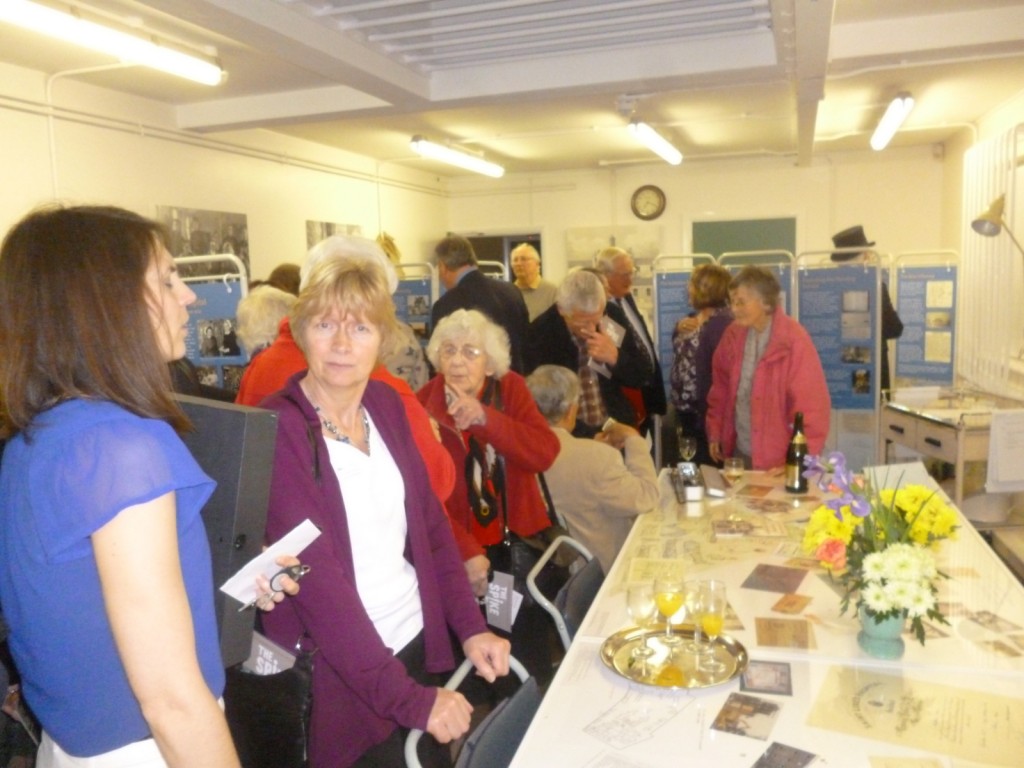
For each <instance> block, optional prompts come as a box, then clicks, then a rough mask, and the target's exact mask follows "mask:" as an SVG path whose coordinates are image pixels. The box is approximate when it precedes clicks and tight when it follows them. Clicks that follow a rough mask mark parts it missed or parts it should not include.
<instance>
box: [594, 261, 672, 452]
mask: <svg viewBox="0 0 1024 768" xmlns="http://www.w3.org/2000/svg"><path fill="white" fill-rule="evenodd" d="M594 266H595V267H596V268H597V270H598V271H599V272H600V273H601V274H602V275H604V277H605V280H607V281H608V293H609V297H608V303H609V304H612V305H614V306H618V307H619V308H620V309H621V310H622V312H623V314H624V315H625V316H626V319H627V320H628V321H629V327H630V328H631V329H632V330H633V331H634V332H635V333H636V334H637V336H639V337H640V341H641V342H642V343H643V345H644V350H645V351H646V352H647V354H648V355H650V358H651V361H652V362H653V364H654V375H652V376H651V377H650V379H649V380H648V381H647V382H645V383H644V384H643V385H642V386H641V387H640V388H639V393H638V394H639V400H640V404H641V405H642V408H643V411H644V413H643V418H642V419H641V421H640V433H641V434H644V435H646V434H647V432H648V430H649V429H650V428H651V426H652V425H653V423H654V417H655V416H656V415H657V416H664V415H665V411H666V410H667V409H668V403H667V401H666V399H665V380H664V378H663V376H662V373H661V364H660V363H659V362H658V353H657V347H656V346H655V344H654V339H652V338H651V332H650V331H649V330H647V322H646V321H645V320H644V318H643V316H642V315H641V314H640V310H639V309H638V308H637V306H636V301H635V300H634V299H633V291H632V288H633V275H634V274H636V267H635V266H634V265H633V257H632V256H630V255H629V253H627V252H626V251H624V250H622V249H621V248H616V247H615V246H612V247H610V248H605V249H604V250H603V251H601V252H600V253H599V254H598V255H597V258H596V259H595V260H594ZM630 394H631V393H628V392H627V395H630ZM633 397H634V398H635V397H636V396H635V395H633Z"/></svg>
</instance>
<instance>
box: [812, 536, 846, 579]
mask: <svg viewBox="0 0 1024 768" xmlns="http://www.w3.org/2000/svg"><path fill="white" fill-rule="evenodd" d="M814 556H815V557H816V558H817V559H818V560H819V561H820V562H821V564H822V565H823V566H824V567H825V568H828V569H829V570H830V571H841V570H843V569H844V568H846V544H844V543H843V542H842V541H841V540H840V539H826V540H825V541H823V542H822V543H821V546H819V547H818V549H817V551H816V552H815V553H814Z"/></svg>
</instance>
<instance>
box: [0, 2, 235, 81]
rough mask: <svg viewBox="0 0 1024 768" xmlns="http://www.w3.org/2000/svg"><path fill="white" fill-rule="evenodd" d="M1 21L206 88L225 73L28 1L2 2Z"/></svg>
mask: <svg viewBox="0 0 1024 768" xmlns="http://www.w3.org/2000/svg"><path fill="white" fill-rule="evenodd" d="M0 21H6V22H9V23H11V24H15V25H17V26H19V27H24V28H25V29H31V30H33V31H34V32H39V33H40V34H43V35H47V36H49V37H56V38H58V39H60V40H64V41H66V42H69V43H73V44H74V45H81V46H83V47H85V48H89V49H91V50H93V51H99V52H100V53H105V54H109V55H111V56H116V57H117V58H119V59H121V60H123V61H127V62H131V63H132V64H140V65H142V66H144V67H152V68H153V69H159V70H161V71H162V72H168V73H170V74H172V75H177V76H178V77H183V78H185V79H186V80H193V81H195V82H197V83H202V84H203V85H217V84H218V83H219V82H220V81H221V77H222V76H223V74H224V72H223V70H222V69H221V68H220V67H219V66H217V65H216V64H213V63H212V62H209V61H207V60H205V59H201V58H198V57H196V56H190V55H189V54H186V53H181V52H180V51H176V50H173V49H171V48H165V47H163V46H161V45H158V44H156V43H154V42H152V41H151V40H146V39H143V38H141V37H136V36H135V35H129V34H126V33H124V32H119V31H118V30H116V29H113V28H111V27H107V26H104V25H102V24H96V23H94V22H91V21H86V20H85V19H82V18H80V17H79V16H78V15H77V14H76V15H72V14H70V13H64V12H63V11H58V10H55V9H53V8H47V7H46V6H43V5H39V4H37V3H33V2H28V0H3V2H0Z"/></svg>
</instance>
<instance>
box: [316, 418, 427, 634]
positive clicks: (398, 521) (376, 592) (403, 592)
mask: <svg viewBox="0 0 1024 768" xmlns="http://www.w3.org/2000/svg"><path fill="white" fill-rule="evenodd" d="M367 418H368V419H369V418H370V416H369V414H367ZM327 451H328V453H329V454H330V459H331V467H332V468H333V469H334V473H335V475H337V477H338V484H339V485H340V486H341V497H342V499H343V500H344V501H345V511H346V514H347V516H348V530H349V537H350V539H351V541H352V560H353V563H354V565H355V571H356V589H357V590H358V591H359V597H360V599H362V601H363V607H364V608H366V613H367V614H368V615H369V617H370V620H371V621H372V622H373V625H374V627H376V629H377V634H378V635H380V639H381V640H382V641H384V644H385V645H386V646H388V647H389V648H391V649H392V651H394V652H395V653H398V651H400V650H401V649H402V648H404V647H405V646H406V645H407V644H408V643H409V641H410V640H412V639H413V638H414V637H416V635H418V634H419V633H420V630H422V629H423V609H422V606H421V604H420V588H419V584H418V582H417V581H416V571H415V569H414V568H413V567H412V564H411V563H410V562H409V561H408V560H406V559H405V556H404V552H405V538H406V532H407V525H406V520H405V483H404V481H403V480H402V474H401V472H400V471H399V470H398V465H397V464H395V460H394V458H392V456H391V452H390V451H388V447H387V446H386V445H385V444H384V441H383V440H382V439H381V437H380V434H379V432H378V431H377V430H376V429H374V425H373V420H372V419H370V455H369V456H367V455H366V454H365V453H363V452H362V451H360V450H359V449H358V448H355V447H353V446H351V445H349V444H347V443H342V442H339V441H337V440H334V439H332V438H327Z"/></svg>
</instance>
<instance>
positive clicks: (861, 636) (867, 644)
mask: <svg viewBox="0 0 1024 768" xmlns="http://www.w3.org/2000/svg"><path fill="white" fill-rule="evenodd" d="M857 615H858V616H859V617H860V626H861V630H860V632H858V633H857V645H859V646H860V647H861V648H862V649H863V650H864V652H865V653H867V654H868V655H869V656H874V657H875V658H876V659H898V658H900V657H901V656H903V651H904V648H905V645H904V643H903V625H904V624H905V623H906V621H907V617H906V616H905V615H900V616H895V617H893V618H889V619H882V621H880V622H878V623H877V624H876V623H875V617H874V616H869V615H868V612H867V609H866V608H865V607H864V606H860V608H858V609H857Z"/></svg>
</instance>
